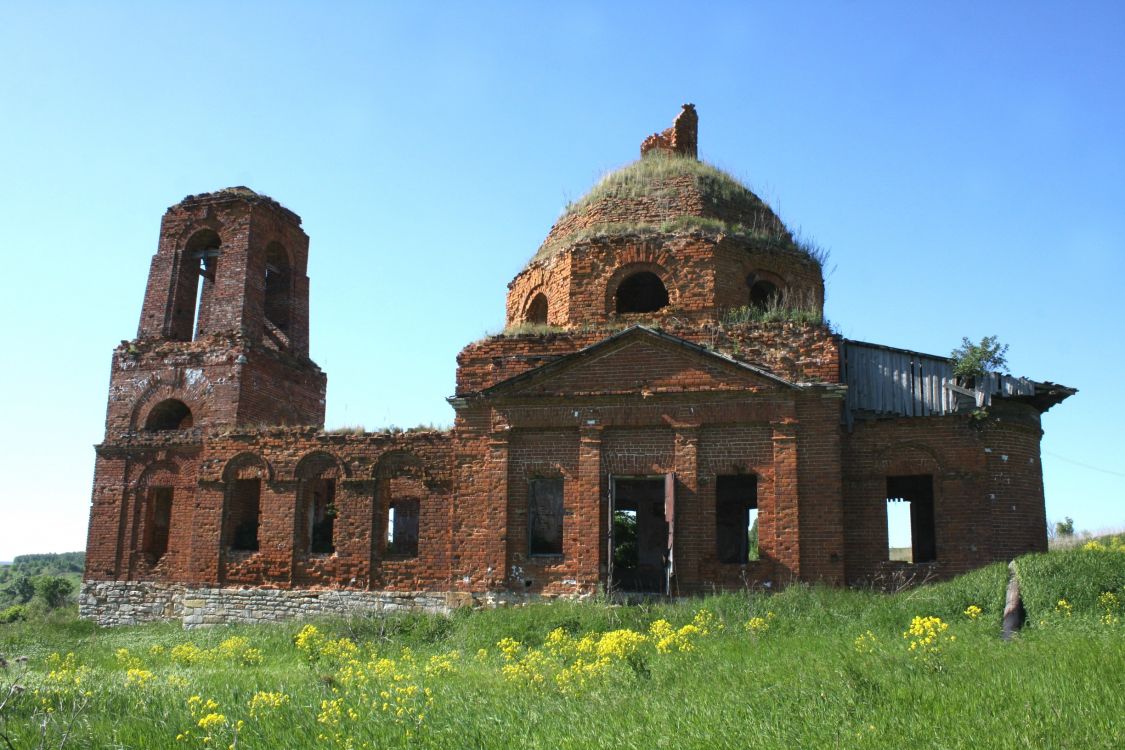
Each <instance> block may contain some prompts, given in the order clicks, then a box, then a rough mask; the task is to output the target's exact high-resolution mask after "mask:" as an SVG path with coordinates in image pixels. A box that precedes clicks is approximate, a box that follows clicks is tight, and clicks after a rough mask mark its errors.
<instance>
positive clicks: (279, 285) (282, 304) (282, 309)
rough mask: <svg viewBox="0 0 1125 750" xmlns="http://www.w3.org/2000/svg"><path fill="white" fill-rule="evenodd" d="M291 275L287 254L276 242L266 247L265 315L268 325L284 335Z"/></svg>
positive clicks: (290, 311) (291, 295)
mask: <svg viewBox="0 0 1125 750" xmlns="http://www.w3.org/2000/svg"><path fill="white" fill-rule="evenodd" d="M292 292H293V275H292V273H291V272H290V268H289V253H287V252H285V248H284V247H282V246H281V245H280V244H278V243H276V242H271V243H270V244H269V246H267V247H266V298H265V314H266V320H267V321H268V323H272V324H273V326H274V327H275V328H277V329H278V330H279V331H281V332H282V333H284V334H288V333H289V322H290V319H291V317H292V307H293V304H292V303H293V293H292Z"/></svg>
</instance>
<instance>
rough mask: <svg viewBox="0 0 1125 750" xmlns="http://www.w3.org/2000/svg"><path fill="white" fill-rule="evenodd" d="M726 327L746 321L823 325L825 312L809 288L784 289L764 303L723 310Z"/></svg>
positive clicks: (723, 320) (722, 318)
mask: <svg viewBox="0 0 1125 750" xmlns="http://www.w3.org/2000/svg"><path fill="white" fill-rule="evenodd" d="M720 321H721V323H722V324H723V326H724V327H732V326H738V325H743V324H746V323H805V324H809V325H821V324H823V323H824V314H823V313H822V312H821V311H820V308H819V306H818V305H817V304H816V300H815V299H813V295H812V293H811V292H809V291H808V290H790V289H783V290H781V291H780V292H778V293H777V294H774V295H772V296H771V297H769V299H767V300H766V303H765V304H764V305H760V306H759V305H743V306H741V307H735V308H731V309H730V310H726V311H724V312H723V315H722V317H721V319H720Z"/></svg>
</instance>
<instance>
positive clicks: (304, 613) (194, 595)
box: [78, 581, 540, 630]
mask: <svg viewBox="0 0 1125 750" xmlns="http://www.w3.org/2000/svg"><path fill="white" fill-rule="evenodd" d="M538 598H540V597H538V596H536V595H532V594H517V593H508V592H482V593H469V592H460V591H458V592H440V591H421V592H410V591H349V590H341V589H323V590H315V589H313V590H310V589H269V588H196V587H192V586H185V585H183V584H175V583H157V582H150V581H86V582H84V583H83V584H82V590H81V593H80V595H79V597H78V616H79V617H80V618H82V619H85V620H93V621H94V622H96V623H97V624H98V625H101V626H103V627H113V626H117V625H138V624H141V623H146V622H160V621H165V620H180V621H181V622H182V624H183V627H184V629H185V630H189V629H191V628H197V627H205V626H209V625H225V624H235V623H238V624H257V623H271V622H278V621H279V620H297V619H305V618H309V617H321V616H325V615H335V616H352V615H364V616H371V615H377V616H383V615H392V614H402V613H411V612H424V613H433V614H449V613H451V612H453V610H455V609H460V608H463V607H473V608H494V607H505V606H511V605H516V604H524V603H526V602H529V601H531V600H534V599H538Z"/></svg>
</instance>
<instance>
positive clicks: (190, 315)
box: [106, 187, 326, 439]
mask: <svg viewBox="0 0 1125 750" xmlns="http://www.w3.org/2000/svg"><path fill="white" fill-rule="evenodd" d="M308 249H309V238H308V235H306V234H305V232H304V230H302V229H301V218H300V217H299V216H297V214H295V213H293V212H292V211H290V210H289V209H287V208H284V207H283V206H281V205H280V204H279V203H277V202H276V201H274V200H272V199H271V198H268V197H266V196H264V195H259V194H258V193H255V192H254V191H253V190H250V189H249V188H245V187H235V188H227V189H225V190H219V191H216V192H214V193H204V194H201V195H193V196H188V197H187V198H185V199H184V200H183V201H181V202H180V203H177V204H176V205H174V206H172V207H171V208H169V209H168V211H167V212H166V213H165V214H164V218H163V220H162V221H161V224H160V242H159V245H158V247H157V251H156V254H155V255H153V257H152V263H151V265H150V268H149V277H148V285H147V287H146V289H145V296H144V303H143V305H142V307H141V318H140V324H139V325H138V330H137V338H136V339H135V340H134V341H131V342H123V343H122V345H121V346H120V347H119V348H118V349H117V351H116V352H115V354H114V367H113V375H112V379H111V381H112V382H111V387H110V398H109V408H108V413H107V421H106V437H107V439H112V437H113V436H114V435H121V434H125V433H131V432H136V431H143V430H149V431H153V430H160V429H184V428H186V427H189V426H191V427H201V428H204V429H206V428H210V427H234V426H246V425H258V424H293V425H297V424H302V425H306V424H307V425H322V424H323V422H324V395H325V386H326V378H325V376H324V373H323V372H321V370H320V368H319V367H317V365H316V364H315V363H314V362H312V361H311V360H310V359H309V356H308V352H309V280H308V276H307V275H306V269H307V264H308ZM177 416H178V418H177Z"/></svg>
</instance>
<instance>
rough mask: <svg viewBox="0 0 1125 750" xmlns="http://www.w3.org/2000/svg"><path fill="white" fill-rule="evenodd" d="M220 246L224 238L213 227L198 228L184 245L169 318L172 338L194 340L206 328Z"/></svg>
mask: <svg viewBox="0 0 1125 750" xmlns="http://www.w3.org/2000/svg"><path fill="white" fill-rule="evenodd" d="M221 247H222V241H221V240H220V239H219V235H218V234H217V233H215V231H214V230H212V229H201V230H199V231H198V232H196V233H195V234H193V235H192V236H191V238H190V239H189V240H188V241H187V244H186V245H184V250H183V253H182V254H181V256H180V262H179V268H178V273H177V276H176V292H175V296H174V302H173V305H172V319H171V321H170V322H169V329H168V335H169V337H170V338H172V339H175V340H178V341H193V340H194V339H197V338H199V335H200V334H201V333H203V332H204V328H205V327H206V323H207V308H208V307H209V306H210V301H211V296H212V289H213V287H214V286H215V274H216V272H217V271H218V268H219V252H220V248H221ZM201 279H202V283H200V280H201Z"/></svg>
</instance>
